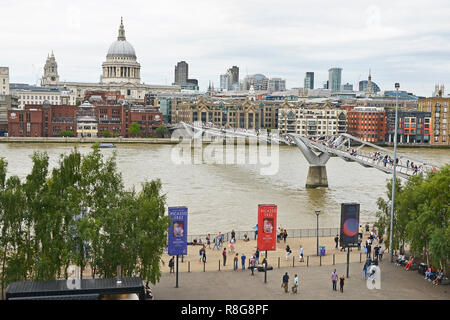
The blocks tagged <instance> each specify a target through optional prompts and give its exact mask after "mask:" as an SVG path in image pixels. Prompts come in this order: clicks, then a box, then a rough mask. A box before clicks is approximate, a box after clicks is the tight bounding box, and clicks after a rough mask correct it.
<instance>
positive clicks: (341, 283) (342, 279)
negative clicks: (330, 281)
mask: <svg viewBox="0 0 450 320" xmlns="http://www.w3.org/2000/svg"><path fill="white" fill-rule="evenodd" d="M344 281H345V277H344V275H342V276H341V277H340V278H339V290H340V291H341V293H344Z"/></svg>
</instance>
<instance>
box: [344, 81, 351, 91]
mask: <svg viewBox="0 0 450 320" xmlns="http://www.w3.org/2000/svg"><path fill="white" fill-rule="evenodd" d="M342 90H348V91H353V85H352V84H350V83H348V82H347V83H346V84H344V85H343V86H342Z"/></svg>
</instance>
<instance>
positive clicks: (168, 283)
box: [152, 259, 450, 300]
mask: <svg viewBox="0 0 450 320" xmlns="http://www.w3.org/2000/svg"><path fill="white" fill-rule="evenodd" d="M362 266H363V264H360V263H351V264H350V278H348V279H346V281H345V286H344V293H340V292H339V291H337V292H333V291H332V290H331V288H332V285H331V280H330V275H331V272H332V271H333V269H334V268H336V269H337V272H338V274H339V276H340V275H342V274H346V265H345V264H341V265H337V266H322V267H309V268H307V267H294V268H293V267H284V268H280V269H278V268H275V269H274V270H272V271H268V274H267V279H268V281H267V283H264V273H263V272H256V271H255V276H251V272H250V270H245V271H243V270H238V271H220V272H191V273H180V274H179V288H175V275H174V274H163V276H162V278H161V281H160V282H159V283H158V284H156V285H154V286H153V287H152V290H153V294H154V296H155V299H160V300H169V299H170V300H186V299H188V300H197V299H198V300H219V299H223V300H240V299H248V300H257V299H260V300H280V299H290V300H291V299H294V300H296V299H300V300H306V299H310V300H320V299H338V300H339V299H368V300H376V299H380V300H395V299H408V300H409V299H413V300H414V299H429V300H442V299H444V300H449V299H450V286H448V285H445V286H435V285H433V284H431V283H430V282H429V281H426V280H424V278H423V276H421V275H420V274H419V273H418V272H417V271H409V272H407V271H404V270H402V269H401V268H400V267H395V266H394V264H391V263H389V261H388V259H385V261H383V262H381V263H380V268H381V289H380V290H369V289H368V288H367V286H366V282H365V280H364V279H363V275H362ZM285 272H288V274H289V275H290V282H289V285H290V286H291V285H292V280H293V276H294V273H297V274H298V275H299V279H300V288H299V291H298V293H297V294H296V295H295V294H292V293H285V292H284V290H283V289H282V288H281V278H282V275H283V274H284V273H285ZM338 290H339V285H338Z"/></svg>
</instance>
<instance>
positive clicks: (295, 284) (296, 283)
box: [292, 275, 298, 293]
mask: <svg viewBox="0 0 450 320" xmlns="http://www.w3.org/2000/svg"><path fill="white" fill-rule="evenodd" d="M297 289H298V276H297V275H295V276H294V285H293V286H292V293H297Z"/></svg>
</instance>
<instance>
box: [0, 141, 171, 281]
mask: <svg viewBox="0 0 450 320" xmlns="http://www.w3.org/2000/svg"><path fill="white" fill-rule="evenodd" d="M32 160H33V168H32V170H31V173H30V174H29V175H28V176H27V177H26V179H25V181H24V182H23V183H22V182H21V181H20V179H19V178H18V177H16V176H12V177H10V178H8V179H6V170H7V162H6V160H4V159H1V158H0V259H1V260H0V263H1V264H0V267H1V277H0V280H1V286H2V289H4V288H5V287H6V286H7V284H8V283H10V282H12V281H24V280H29V279H33V280H52V279H58V278H61V277H64V278H67V277H68V272H67V270H68V267H69V265H71V264H75V265H77V266H79V267H80V268H81V269H82V271H83V270H85V269H86V267H87V266H89V267H91V270H92V276H93V277H95V276H96V275H97V276H101V277H112V276H114V275H115V273H116V265H117V263H121V264H122V266H123V267H122V270H123V274H124V275H126V276H132V275H137V274H138V275H141V276H142V277H144V278H145V279H147V280H150V281H152V282H153V283H155V282H156V281H158V280H159V278H160V276H161V271H160V269H159V263H160V259H161V255H162V253H163V248H164V246H165V244H166V241H167V229H168V223H169V222H168V217H167V216H165V215H164V207H165V204H166V198H165V195H163V194H162V193H161V182H160V181H159V180H155V181H150V182H145V183H144V184H143V185H142V190H141V191H140V192H136V191H135V190H134V188H133V189H132V190H130V191H128V190H125V188H124V184H123V181H122V175H121V173H120V172H118V170H117V165H116V155H115V153H114V154H113V156H112V157H110V158H107V159H104V158H103V156H102V154H101V152H100V148H99V144H98V143H97V144H95V145H94V146H93V150H92V152H90V153H89V154H87V155H84V156H82V155H81V154H80V153H79V151H78V150H77V149H76V148H75V149H74V150H73V151H72V152H71V153H69V154H64V155H61V157H60V159H59V165H58V166H56V167H55V168H54V169H52V171H51V173H49V170H48V165H49V159H48V155H47V154H46V153H40V152H36V153H34V154H33V157H32Z"/></svg>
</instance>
